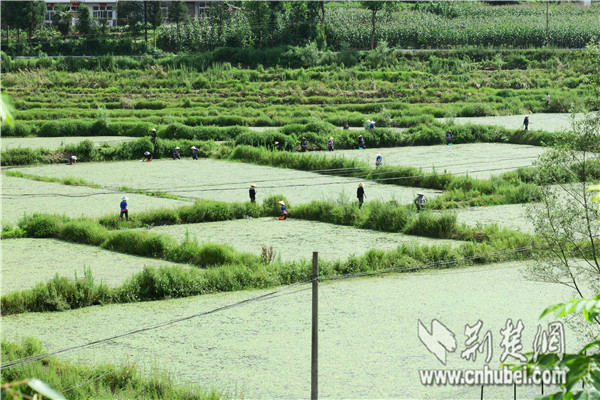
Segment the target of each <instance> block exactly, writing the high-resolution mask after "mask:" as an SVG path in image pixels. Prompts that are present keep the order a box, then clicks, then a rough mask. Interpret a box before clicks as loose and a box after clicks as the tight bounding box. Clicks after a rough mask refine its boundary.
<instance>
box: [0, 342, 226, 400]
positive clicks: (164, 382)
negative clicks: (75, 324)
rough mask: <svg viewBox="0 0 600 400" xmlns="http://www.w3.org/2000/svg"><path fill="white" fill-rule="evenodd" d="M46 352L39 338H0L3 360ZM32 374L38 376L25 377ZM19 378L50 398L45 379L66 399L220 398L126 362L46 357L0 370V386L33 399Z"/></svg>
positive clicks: (158, 371)
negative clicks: (76, 360)
mask: <svg viewBox="0 0 600 400" xmlns="http://www.w3.org/2000/svg"><path fill="white" fill-rule="evenodd" d="M46 353H48V350H47V349H46V348H44V346H43V344H42V343H41V341H39V340H37V339H35V338H32V337H24V338H22V339H21V342H20V343H15V342H10V341H7V340H2V360H3V362H9V361H15V360H18V359H23V358H29V357H34V356H38V355H40V354H46ZM32 376H35V377H37V378H39V379H36V380H34V379H28V378H31V377H32ZM23 380H27V383H28V385H30V386H31V387H33V388H35V389H36V391H39V392H38V393H40V392H43V393H44V398H51V399H52V398H53V397H49V396H50V395H51V393H50V392H49V391H48V388H46V387H44V386H43V385H42V384H41V383H40V381H43V382H45V383H46V384H47V385H48V386H50V387H52V388H53V389H55V390H56V391H59V392H64V393H65V394H66V395H68V398H69V399H82V400H83V399H91V398H95V399H108V398H115V397H117V398H127V399H147V398H153V399H166V398H168V399H172V400H184V399H188V400H217V399H219V398H221V394H220V393H219V392H218V391H216V390H214V389H213V390H212V391H205V390H203V389H202V388H200V387H196V386H190V385H186V386H177V385H176V384H175V382H174V379H173V377H171V376H170V375H167V374H166V373H164V372H162V371H160V370H158V369H157V368H150V369H149V368H147V366H146V367H138V366H137V365H135V364H129V363H128V364H124V365H112V364H102V363H94V365H89V364H78V363H74V362H66V361H64V360H60V359H58V358H55V357H48V358H45V359H44V361H43V362H36V363H29V364H26V365H22V366H18V367H13V368H4V369H2V382H3V386H4V384H5V383H8V382H14V384H12V385H10V386H11V387H10V389H11V390H13V392H14V393H15V394H14V395H15V396H17V397H15V398H20V397H19V396H23V397H24V396H29V397H27V398H33V396H34V395H35V394H36V393H35V392H34V391H33V389H31V387H30V386H28V385H21V386H18V385H16V383H21V382H22V381H23ZM90 382H93V384H90ZM7 392H8V390H6V391H5V389H3V390H2V394H3V396H5V395H6V396H9V397H10V398H13V397H12V394H9V393H7ZM38 396H39V395H38ZM39 398H41V397H39ZM54 398H56V397H54Z"/></svg>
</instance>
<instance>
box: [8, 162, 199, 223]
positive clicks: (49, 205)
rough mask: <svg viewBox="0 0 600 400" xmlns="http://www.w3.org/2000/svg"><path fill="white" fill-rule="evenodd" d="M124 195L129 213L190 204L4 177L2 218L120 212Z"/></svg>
mask: <svg viewBox="0 0 600 400" xmlns="http://www.w3.org/2000/svg"><path fill="white" fill-rule="evenodd" d="M56 167H57V169H61V168H62V169H64V170H65V171H64V172H65V175H64V176H73V175H74V170H73V169H72V167H75V168H76V167H78V166H66V165H59V166H56ZM123 196H127V197H129V210H130V213H132V214H133V213H134V212H136V211H142V210H148V209H152V208H160V207H177V206H180V205H183V204H189V203H187V202H184V201H180V200H171V199H162V198H158V197H150V196H144V195H140V194H131V193H125V192H113V191H109V190H105V189H92V188H88V187H83V186H70V185H63V184H60V183H54V182H39V181H32V180H29V179H23V178H15V177H11V176H4V175H3V176H2V221H3V222H9V223H12V224H14V223H16V222H18V221H19V220H20V219H21V218H22V217H23V215H24V214H25V213H27V214H33V213H36V212H39V213H51V214H61V215H67V216H69V217H81V216H86V217H100V216H103V215H106V214H110V213H112V212H114V213H115V214H117V215H118V213H119V203H120V202H121V198H122V197H123Z"/></svg>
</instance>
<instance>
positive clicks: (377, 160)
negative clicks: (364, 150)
mask: <svg viewBox="0 0 600 400" xmlns="http://www.w3.org/2000/svg"><path fill="white" fill-rule="evenodd" d="M382 165H383V156H382V155H381V153H377V158H375V168H379V167H381V166H382Z"/></svg>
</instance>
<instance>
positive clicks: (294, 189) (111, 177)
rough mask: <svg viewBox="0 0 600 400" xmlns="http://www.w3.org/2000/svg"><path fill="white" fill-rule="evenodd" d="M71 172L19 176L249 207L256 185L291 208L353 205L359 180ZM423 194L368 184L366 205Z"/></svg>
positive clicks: (152, 166)
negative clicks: (315, 204)
mask: <svg viewBox="0 0 600 400" xmlns="http://www.w3.org/2000/svg"><path fill="white" fill-rule="evenodd" d="M71 167H72V168H71ZM71 167H69V168H67V167H66V166H64V165H46V166H37V167H29V168H20V170H22V171H23V172H26V173H28V174H33V175H42V176H52V177H65V176H77V177H81V178H84V179H86V180H87V181H88V182H93V183H96V184H100V185H102V186H104V187H119V186H128V187H132V188H138V189H146V190H159V191H165V192H167V193H171V194H175V195H181V196H186V197H190V198H196V199H212V200H220V201H248V199H249V198H248V188H249V186H250V184H251V183H253V182H254V183H256V184H257V185H258V191H257V193H258V194H257V200H258V201H259V202H260V201H261V200H262V199H264V198H265V197H267V196H268V195H269V194H282V195H284V196H286V197H287V199H288V200H289V201H290V202H291V204H292V205H293V204H300V203H307V202H310V201H312V200H338V199H340V198H344V199H355V198H356V188H357V185H358V182H359V180H357V179H356V178H341V177H335V176H323V175H319V174H315V173H311V172H303V171H296V170H291V169H282V168H274V167H263V166H258V165H250V164H244V163H237V162H227V161H217V160H207V159H202V160H197V161H193V160H191V159H183V160H177V161H175V160H155V161H152V162H151V163H140V162H139V161H120V162H111V163H82V164H78V165H76V166H71ZM420 190H421V189H418V188H409V187H400V186H392V185H383V184H376V183H369V182H366V183H365V191H366V193H367V196H368V200H377V199H380V200H386V201H387V200H392V199H395V200H398V201H399V202H401V203H410V202H411V201H412V200H413V199H414V197H415V195H416V193H417V192H419V191H420ZM423 192H424V193H425V195H426V196H428V197H430V198H431V197H435V196H436V195H437V194H438V192H437V191H435V190H427V189H425V190H423Z"/></svg>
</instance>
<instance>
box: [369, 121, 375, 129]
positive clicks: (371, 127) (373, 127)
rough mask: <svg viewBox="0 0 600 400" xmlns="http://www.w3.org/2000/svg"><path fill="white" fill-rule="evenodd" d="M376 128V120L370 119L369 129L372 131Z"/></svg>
mask: <svg viewBox="0 0 600 400" xmlns="http://www.w3.org/2000/svg"><path fill="white" fill-rule="evenodd" d="M373 129H375V121H369V130H370V131H372V130H373Z"/></svg>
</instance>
